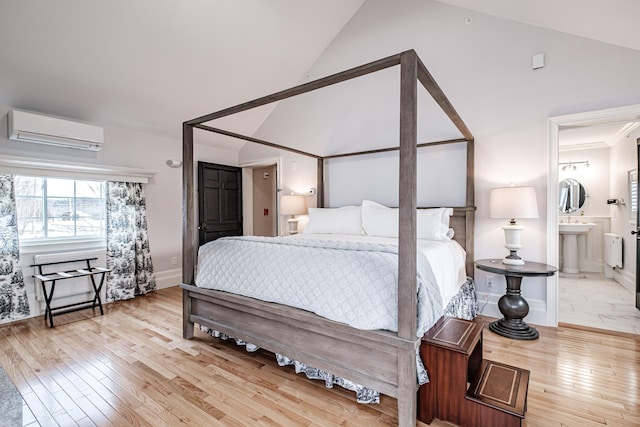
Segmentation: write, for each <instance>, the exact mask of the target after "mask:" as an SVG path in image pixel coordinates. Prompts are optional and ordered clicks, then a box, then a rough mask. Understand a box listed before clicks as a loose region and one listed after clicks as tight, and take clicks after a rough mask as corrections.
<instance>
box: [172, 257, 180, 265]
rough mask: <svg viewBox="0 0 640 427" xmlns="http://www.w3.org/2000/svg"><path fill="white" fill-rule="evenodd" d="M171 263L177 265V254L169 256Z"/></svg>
mask: <svg viewBox="0 0 640 427" xmlns="http://www.w3.org/2000/svg"><path fill="white" fill-rule="evenodd" d="M171 265H178V257H177V256H174V257H171Z"/></svg>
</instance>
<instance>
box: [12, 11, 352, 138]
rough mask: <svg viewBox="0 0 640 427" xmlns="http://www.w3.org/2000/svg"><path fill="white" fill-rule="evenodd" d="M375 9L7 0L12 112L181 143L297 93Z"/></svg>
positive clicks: (251, 124)
mask: <svg viewBox="0 0 640 427" xmlns="http://www.w3.org/2000/svg"><path fill="white" fill-rule="evenodd" d="M363 1H364V0H327V1H322V2H312V1H297V0H269V1H263V0H243V1H236V0H216V1H212V0H184V1H174V0H135V1H130V0H95V1H83V0H56V1H50V0H29V1H10V0H0V40H2V43H0V106H6V107H10V108H19V109H25V110H32V111H38V112H42V113H46V114H53V115H58V116H64V117H69V118H73V119H78V120H84V121H89V122H94V123H99V124H103V125H115V126H120V127H126V128H133V129H140V130H143V131H146V132H151V133H158V134H162V135H164V136H169V137H172V138H178V139H181V132H182V122H183V121H185V120H188V119H192V118H194V117H197V116H200V115H203V114H206V113H210V112H212V111H216V110H220V109H222V108H225V107H228V106H231V105H235V104H238V103H240V102H244V101H249V100H251V99H254V98H257V97H259V96H263V95H266V94H269V93H271V92H275V91H278V90H282V89H286V88H287V87H290V86H293V85H295V84H296V83H297V82H298V81H299V80H300V79H301V78H302V76H303V75H304V73H305V72H306V70H307V69H308V68H309V67H311V65H312V64H313V63H314V61H315V60H316V58H317V57H318V56H319V55H320V54H321V53H322V51H323V50H324V49H325V47H326V46H327V45H328V44H329V43H330V42H331V40H332V39H333V38H334V37H335V35H336V34H337V33H338V32H339V31H340V29H341V28H342V27H343V26H344V25H345V24H346V23H347V21H348V20H349V19H350V18H351V17H352V16H353V14H354V13H355V12H356V11H357V10H358V8H359V7H360V6H361V5H362V3H363ZM270 111H271V110H270V108H264V109H261V110H256V111H254V112H251V113H247V114H245V115H243V117H242V123H239V124H238V125H237V126H236V128H237V129H238V130H241V131H243V132H245V133H246V134H249V135H250V134H252V133H253V132H254V131H255V129H257V128H258V126H259V125H260V124H261V123H262V122H263V121H264V120H265V119H266V117H268V114H269V113H270Z"/></svg>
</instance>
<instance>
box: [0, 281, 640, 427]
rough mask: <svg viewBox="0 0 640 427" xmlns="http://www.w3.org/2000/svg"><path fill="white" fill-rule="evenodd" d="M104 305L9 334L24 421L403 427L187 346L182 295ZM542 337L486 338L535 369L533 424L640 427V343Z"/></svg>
mask: <svg viewBox="0 0 640 427" xmlns="http://www.w3.org/2000/svg"><path fill="white" fill-rule="evenodd" d="M105 308H106V310H105V315H104V316H97V317H91V312H90V311H85V312H79V313H73V314H69V315H65V316H59V317H56V318H55V320H56V325H57V326H56V327H55V328H54V329H49V328H47V327H45V326H44V324H43V322H42V319H41V318H38V319H29V320H26V321H22V322H17V323H13V324H9V325H4V326H1V327H0V364H1V365H2V367H3V368H4V369H5V370H6V372H7V374H8V375H9V377H10V378H11V379H12V380H13V382H14V383H15V384H16V386H17V388H18V390H19V391H20V393H21V394H22V396H23V399H24V402H25V404H24V425H29V426H36V425H42V426H55V425H61V426H73V425H82V426H84V425H98V426H128V425H133V426H154V427H156V426H178V425H190V426H254V425H255V426H257V425H262V426H275V425H284V426H338V425H339V426H367V427H372V426H377V425H395V424H396V415H397V413H396V402H395V400H394V399H392V398H389V397H386V396H382V402H381V404H379V405H369V406H366V405H359V404H357V403H355V399H354V395H353V393H351V392H348V391H345V390H342V389H340V388H334V389H326V388H325V387H324V383H322V382H320V381H311V380H308V379H306V378H305V377H304V376H303V375H297V374H295V373H294V372H293V368H291V367H286V368H281V367H278V366H277V364H276V362H275V360H274V358H273V356H272V355H271V354H269V353H267V352H262V351H259V352H257V353H247V352H246V351H245V350H244V348H238V347H236V346H235V344H229V343H226V342H221V341H219V340H217V339H213V338H210V337H209V336H207V335H205V334H204V333H202V332H199V331H196V338H195V339H193V340H189V341H187V340H183V339H182V335H181V334H182V323H181V312H182V305H181V293H180V290H179V289H178V288H169V289H164V290H161V291H158V292H155V293H153V294H150V295H148V296H145V297H140V298H137V299H135V300H132V301H124V302H118V303H112V304H108V305H106V306H105ZM539 330H540V339H539V340H537V341H514V340H509V339H506V338H502V337H499V336H497V335H495V334H493V333H491V332H490V331H488V329H485V332H484V356H485V358H488V359H492V360H495V361H498V362H504V363H508V364H511V365H516V366H519V367H522V368H525V369H529V370H530V371H531V380H530V383H529V399H528V410H527V414H526V418H525V421H524V422H523V426H529V427H531V426H540V427H549V426H603V425H607V426H638V425H640V338H639V337H638V336H637V335H631V334H628V335H625V334H618V335H605V334H601V333H598V332H591V331H581V330H576V329H570V328H566V327H561V328H558V329H552V328H539ZM0 418H1V414H0ZM1 424H2V421H1V420H0V425H1ZM418 425H419V426H424V425H425V424H422V423H418ZM431 425H432V426H448V425H449V424H447V423H443V422H441V421H438V420H435V421H434V422H433V423H432V424H431Z"/></svg>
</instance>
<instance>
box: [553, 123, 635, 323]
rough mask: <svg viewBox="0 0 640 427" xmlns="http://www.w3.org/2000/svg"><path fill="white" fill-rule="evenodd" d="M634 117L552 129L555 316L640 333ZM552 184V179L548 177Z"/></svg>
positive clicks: (560, 321)
mask: <svg viewBox="0 0 640 427" xmlns="http://www.w3.org/2000/svg"><path fill="white" fill-rule="evenodd" d="M638 138H640V121H637V118H635V119H634V118H633V117H610V118H607V119H604V120H603V119H602V118H601V119H600V120H593V121H586V122H583V123H574V124H569V123H566V124H564V125H560V126H559V129H558V140H557V142H558V147H557V149H558V151H557V167H556V171H557V174H556V180H555V182H556V183H558V184H557V189H556V195H557V198H556V199H555V202H556V203H555V206H557V209H556V217H557V218H556V224H557V234H556V238H557V242H558V246H557V256H558V265H559V266H560V271H559V274H558V289H557V298H558V299H557V303H558V322H559V323H561V324H571V325H577V326H581V327H587V328H596V329H605V330H610V331H617V332H626V333H635V334H640V311H639V310H637V309H636V307H635V302H636V292H637V290H636V287H637V284H636V277H637V265H636V258H637V257H636V238H635V237H636V236H635V235H632V232H635V231H636V229H637V224H636V221H637V209H636V208H637V193H636V191H637V170H638V169H637V168H638V163H637V143H636V140H637V139H638ZM550 185H551V183H550Z"/></svg>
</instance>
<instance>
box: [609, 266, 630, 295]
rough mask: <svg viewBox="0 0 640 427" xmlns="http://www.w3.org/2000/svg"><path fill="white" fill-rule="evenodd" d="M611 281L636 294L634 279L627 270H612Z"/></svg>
mask: <svg viewBox="0 0 640 427" xmlns="http://www.w3.org/2000/svg"><path fill="white" fill-rule="evenodd" d="M613 280H615V281H616V282H618V283H620V285H622V286H623V287H624V288H625V289H627V290H628V291H629V292H631V293H632V294H634V293H635V292H636V278H635V276H634V275H633V274H632V273H629V270H618V269H615V270H613Z"/></svg>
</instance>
